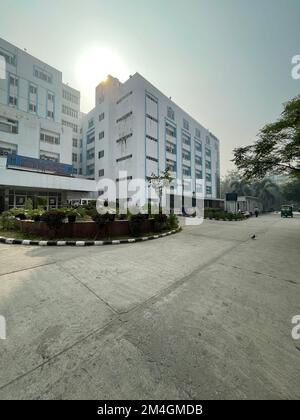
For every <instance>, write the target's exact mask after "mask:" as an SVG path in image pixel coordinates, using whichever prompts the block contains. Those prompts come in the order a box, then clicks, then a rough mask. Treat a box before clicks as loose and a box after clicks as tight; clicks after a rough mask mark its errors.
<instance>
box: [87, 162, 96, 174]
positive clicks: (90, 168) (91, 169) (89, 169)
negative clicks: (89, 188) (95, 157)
mask: <svg viewBox="0 0 300 420" xmlns="http://www.w3.org/2000/svg"><path fill="white" fill-rule="evenodd" d="M94 172H95V165H94V164H92V165H88V166H87V167H86V174H87V175H88V176H93V175H94Z"/></svg>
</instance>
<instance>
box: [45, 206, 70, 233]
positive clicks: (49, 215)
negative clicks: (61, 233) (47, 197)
mask: <svg viewBox="0 0 300 420" xmlns="http://www.w3.org/2000/svg"><path fill="white" fill-rule="evenodd" d="M65 218H66V213H65V211H64V210H63V209H53V210H49V211H46V212H45V213H44V214H43V215H42V216H41V220H42V221H43V222H45V223H46V224H47V226H48V228H49V229H50V230H51V231H54V232H55V233H57V231H58V230H59V229H60V228H61V226H62V225H63V222H64V219H65Z"/></svg>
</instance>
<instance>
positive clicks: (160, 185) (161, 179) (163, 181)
mask: <svg viewBox="0 0 300 420" xmlns="http://www.w3.org/2000/svg"><path fill="white" fill-rule="evenodd" d="M172 181H173V178H172V177H171V174H170V170H169V168H166V169H165V170H164V171H162V172H161V174H160V175H155V174H154V173H152V174H151V176H149V177H148V183H149V185H150V186H151V187H152V188H153V189H154V190H155V191H156V193H157V194H158V200H159V201H158V203H159V204H158V205H159V213H160V214H161V213H162V193H163V189H164V188H166V187H169V186H170V184H171V182H172Z"/></svg>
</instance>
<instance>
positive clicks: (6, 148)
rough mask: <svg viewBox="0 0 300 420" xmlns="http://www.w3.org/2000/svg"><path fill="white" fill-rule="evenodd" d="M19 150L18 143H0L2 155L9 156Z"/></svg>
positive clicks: (0, 154) (0, 153)
mask: <svg viewBox="0 0 300 420" xmlns="http://www.w3.org/2000/svg"><path fill="white" fill-rule="evenodd" d="M17 152H18V146H17V145H16V144H10V143H2V144H1V145H0V156H7V155H10V154H12V153H17Z"/></svg>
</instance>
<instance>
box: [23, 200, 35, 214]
mask: <svg viewBox="0 0 300 420" xmlns="http://www.w3.org/2000/svg"><path fill="white" fill-rule="evenodd" d="M24 210H25V211H28V212H30V211H32V210H33V203H32V200H31V198H28V200H26V201H25V204H24Z"/></svg>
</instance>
